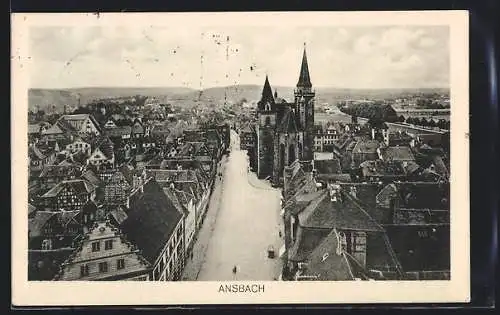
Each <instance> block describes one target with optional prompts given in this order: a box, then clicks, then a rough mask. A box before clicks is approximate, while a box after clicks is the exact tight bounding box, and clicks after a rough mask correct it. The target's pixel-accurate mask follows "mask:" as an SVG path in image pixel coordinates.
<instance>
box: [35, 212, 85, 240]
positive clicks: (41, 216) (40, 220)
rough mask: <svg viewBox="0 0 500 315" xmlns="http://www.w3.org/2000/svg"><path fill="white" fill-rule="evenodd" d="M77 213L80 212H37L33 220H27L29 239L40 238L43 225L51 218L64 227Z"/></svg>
mask: <svg viewBox="0 0 500 315" xmlns="http://www.w3.org/2000/svg"><path fill="white" fill-rule="evenodd" d="M79 213H80V211H37V212H36V213H35V215H34V217H33V218H30V219H28V231H29V237H30V238H31V237H38V236H41V235H42V234H43V229H44V227H45V225H46V224H47V222H48V221H49V220H50V219H52V218H56V219H57V221H58V222H59V223H60V224H61V226H63V227H66V225H68V224H69V223H70V222H71V221H72V220H73V219H74V218H75V217H76V216H77V215H78V214H79ZM76 223H78V222H76Z"/></svg>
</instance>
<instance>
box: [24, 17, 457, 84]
mask: <svg viewBox="0 0 500 315" xmlns="http://www.w3.org/2000/svg"><path fill="white" fill-rule="evenodd" d="M228 38H229V40H228ZM304 42H306V43H307V53H308V60H309V68H310V72H311V80H312V81H313V84H314V85H315V86H337V87H350V88H370V87H371V88H382V87H411V86H417V87H423V86H429V85H436V86H446V85H447V84H449V54H450V52H449V30H448V28H447V27H371V28H369V27H331V28H320V27H309V28H308V27H297V28H287V27H285V26H277V27H273V28H269V27H263V26H256V27H244V26H240V27H233V28H231V27H226V28H224V27H213V28H205V29H202V28H191V27H189V26H186V27H183V28H159V27H154V26H151V27H146V28H139V27H135V26H130V25H126V26H121V27H102V28H97V27H84V26H82V27H72V28H68V27H64V28H54V27H51V28H35V29H33V30H31V32H30V43H31V45H30V49H31V54H32V56H33V63H32V68H31V82H32V85H33V86H36V87H72V86H95V85H107V86H190V87H193V88H199V87H209V86H214V85H218V86H223V85H229V84H236V83H238V84H262V83H263V80H264V76H265V75H266V73H267V74H269V76H270V81H271V83H272V84H273V85H284V86H293V85H295V84H296V80H297V78H298V73H299V68H300V60H301V58H302V49H303V43H304Z"/></svg>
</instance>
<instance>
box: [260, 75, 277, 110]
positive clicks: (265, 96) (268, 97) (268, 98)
mask: <svg viewBox="0 0 500 315" xmlns="http://www.w3.org/2000/svg"><path fill="white" fill-rule="evenodd" d="M260 101H261V102H262V103H267V102H269V103H270V104H274V97H273V90H272V89H271V84H269V78H268V77H267V75H266V81H265V82H264V88H263V89H262V97H261V99H260Z"/></svg>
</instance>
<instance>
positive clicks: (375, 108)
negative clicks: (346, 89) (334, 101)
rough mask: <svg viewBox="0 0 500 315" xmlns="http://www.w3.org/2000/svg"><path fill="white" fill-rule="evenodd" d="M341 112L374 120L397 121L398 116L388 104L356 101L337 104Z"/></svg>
mask: <svg viewBox="0 0 500 315" xmlns="http://www.w3.org/2000/svg"><path fill="white" fill-rule="evenodd" d="M339 108H340V110H341V111H342V112H343V113H346V114H348V115H351V116H355V117H362V118H367V119H371V120H376V121H386V122H397V121H399V117H398V115H397V113H396V111H395V110H394V108H392V106H391V105H389V104H381V103H356V104H351V105H349V106H345V105H341V106H339Z"/></svg>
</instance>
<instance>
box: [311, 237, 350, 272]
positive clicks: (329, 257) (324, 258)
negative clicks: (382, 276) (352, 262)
mask: <svg viewBox="0 0 500 315" xmlns="http://www.w3.org/2000/svg"><path fill="white" fill-rule="evenodd" d="M338 245H339V244H338V239H337V235H336V231H334V230H333V231H332V232H331V233H330V234H328V235H327V236H326V237H325V238H324V239H323V241H322V242H321V243H320V244H319V246H317V247H316V248H315V249H314V250H313V251H312V252H311V254H310V255H309V257H308V258H307V260H306V263H307V266H306V269H305V271H304V272H303V274H302V275H304V276H313V277H315V280H322V281H340V280H354V277H353V275H352V272H351V269H350V268H349V263H348V261H347V259H346V257H345V255H344V254H340V255H338V254H337V247H338Z"/></svg>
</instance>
